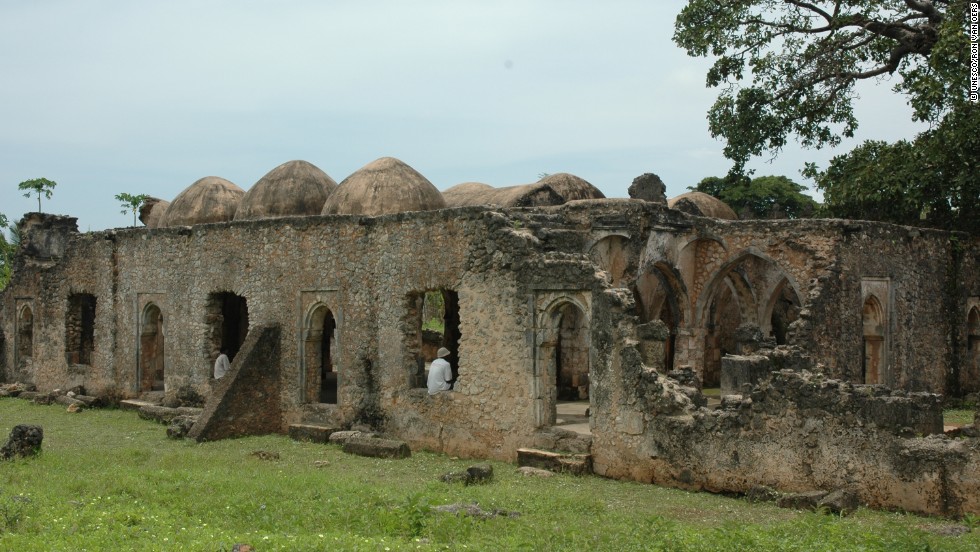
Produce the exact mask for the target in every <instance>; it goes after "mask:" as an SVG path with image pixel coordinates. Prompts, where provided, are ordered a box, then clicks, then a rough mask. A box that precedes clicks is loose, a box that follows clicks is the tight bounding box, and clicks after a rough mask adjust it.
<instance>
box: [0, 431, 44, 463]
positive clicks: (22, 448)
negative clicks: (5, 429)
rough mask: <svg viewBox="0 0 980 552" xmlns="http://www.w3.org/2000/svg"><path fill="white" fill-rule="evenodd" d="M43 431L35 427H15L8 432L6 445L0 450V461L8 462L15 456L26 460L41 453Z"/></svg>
mask: <svg viewBox="0 0 980 552" xmlns="http://www.w3.org/2000/svg"><path fill="white" fill-rule="evenodd" d="M43 440H44V430H43V429H42V428H41V426H36V425H26V424H21V425H16V426H14V428H13V429H12V430H10V437H9V438H8V439H7V444H5V445H4V446H3V448H0V460H10V459H11V458H13V457H15V456H19V457H21V458H27V457H29V456H37V454H38V453H39V452H41V441H43Z"/></svg>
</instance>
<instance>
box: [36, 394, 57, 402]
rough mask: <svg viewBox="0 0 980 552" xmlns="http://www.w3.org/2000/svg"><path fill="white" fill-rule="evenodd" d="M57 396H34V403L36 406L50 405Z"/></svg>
mask: <svg viewBox="0 0 980 552" xmlns="http://www.w3.org/2000/svg"><path fill="white" fill-rule="evenodd" d="M55 396H56V395H54V394H53V393H37V394H36V395H34V400H33V401H32V402H33V403H34V404H40V405H48V404H51V403H53V402H54V398H55Z"/></svg>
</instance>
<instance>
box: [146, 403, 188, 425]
mask: <svg viewBox="0 0 980 552" xmlns="http://www.w3.org/2000/svg"><path fill="white" fill-rule="evenodd" d="M201 412H202V409H200V408H191V407H187V406H182V407H180V408H168V407H166V406H156V405H150V406H144V407H142V408H140V409H139V411H138V412H137V413H138V415H139V417H140V418H143V419H144V420H152V421H156V422H160V423H162V424H167V425H169V424H170V422H172V421H173V420H174V418H176V417H178V416H195V417H196V416H200V415H201Z"/></svg>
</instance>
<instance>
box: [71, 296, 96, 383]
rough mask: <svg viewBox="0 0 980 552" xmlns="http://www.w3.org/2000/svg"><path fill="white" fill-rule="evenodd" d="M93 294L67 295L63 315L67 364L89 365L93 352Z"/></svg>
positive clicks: (94, 302)
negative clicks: (66, 306)
mask: <svg viewBox="0 0 980 552" xmlns="http://www.w3.org/2000/svg"><path fill="white" fill-rule="evenodd" d="M95 305H96V300H95V296H94V295H91V294H88V293H74V294H72V295H69V296H68V312H67V315H66V316H65V360H67V362H68V364H76V365H78V364H80V365H91V364H92V354H93V353H94V352H95Z"/></svg>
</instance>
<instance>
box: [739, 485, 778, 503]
mask: <svg viewBox="0 0 980 552" xmlns="http://www.w3.org/2000/svg"><path fill="white" fill-rule="evenodd" d="M779 496H780V495H779V492H778V491H776V490H775V489H773V488H772V487H767V486H765V485H756V486H754V487H752V488H751V489H749V492H747V493H745V498H747V499H748V501H749V502H775V501H777V500H779Z"/></svg>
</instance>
